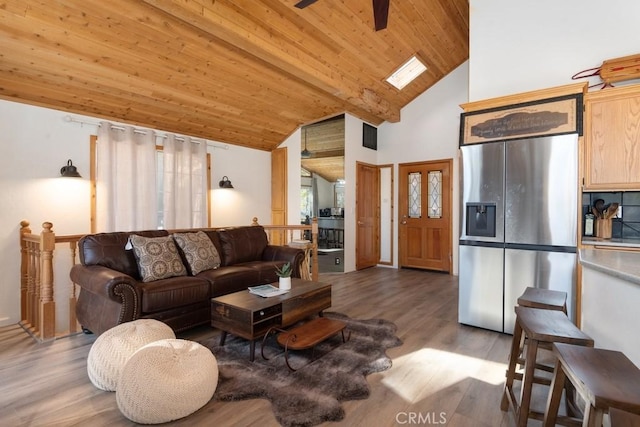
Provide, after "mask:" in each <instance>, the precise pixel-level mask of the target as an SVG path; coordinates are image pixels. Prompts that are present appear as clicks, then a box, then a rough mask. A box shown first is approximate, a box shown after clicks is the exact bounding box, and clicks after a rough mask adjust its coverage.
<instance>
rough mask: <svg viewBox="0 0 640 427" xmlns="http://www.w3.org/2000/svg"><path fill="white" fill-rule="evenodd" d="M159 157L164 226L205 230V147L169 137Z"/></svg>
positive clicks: (186, 138)
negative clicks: (160, 160) (161, 166)
mask: <svg viewBox="0 0 640 427" xmlns="http://www.w3.org/2000/svg"><path fill="white" fill-rule="evenodd" d="M162 157H163V159H164V161H163V168H164V173H163V175H164V178H163V213H164V220H163V227H164V228H166V229H175V228H193V227H206V226H207V223H208V221H207V194H206V191H207V144H206V143H205V142H204V141H202V142H200V143H195V142H193V141H191V138H189V137H184V138H180V139H177V138H176V137H175V136H174V135H168V136H167V138H166V140H165V142H164V147H163V151H162Z"/></svg>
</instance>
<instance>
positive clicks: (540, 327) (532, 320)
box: [500, 307, 593, 427]
mask: <svg viewBox="0 0 640 427" xmlns="http://www.w3.org/2000/svg"><path fill="white" fill-rule="evenodd" d="M515 310H516V324H515V329H514V331H513V341H512V343H511V354H510V356H509V367H508V369H507V378H506V381H505V385H504V393H503V396H502V402H501V404H500V408H501V409H502V410H503V411H507V410H508V409H509V407H512V408H513V412H514V415H515V418H516V423H517V425H518V426H519V427H526V425H527V420H528V419H529V418H530V417H531V418H534V419H538V420H542V419H543V418H544V414H543V413H541V412H534V411H531V408H530V404H531V391H532V388H533V383H534V382H536V383H540V384H545V382H544V381H541V380H540V379H539V378H537V377H535V375H534V374H535V368H536V358H537V354H538V346H539V345H540V344H541V343H555V342H560V343H568V344H575V345H583V346H589V347H593V339H591V338H590V337H589V336H588V335H586V334H585V333H584V332H582V331H581V330H580V329H578V328H577V327H576V325H574V324H573V323H572V322H571V320H569V318H568V317H567V316H566V315H565V314H564V313H563V312H562V311H559V310H544V309H540V308H531V307H516V308H515ZM523 336H524V338H526V339H527V350H526V354H525V358H524V374H523V375H522V377H521V378H522V381H521V390H520V399H516V396H515V393H514V391H513V382H514V380H516V365H517V364H518V359H519V352H520V343H521V339H522V338H523ZM548 383H549V382H548V381H547V382H546V384H548Z"/></svg>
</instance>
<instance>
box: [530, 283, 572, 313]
mask: <svg viewBox="0 0 640 427" xmlns="http://www.w3.org/2000/svg"><path fill="white" fill-rule="evenodd" d="M518 305H519V306H520V307H531V308H541V309H544V310H560V311H562V312H563V313H565V314H567V293H566V292H562V291H553V290H551V289H541V288H532V287H528V288H527V289H525V291H524V293H523V294H522V295H520V297H519V298H518Z"/></svg>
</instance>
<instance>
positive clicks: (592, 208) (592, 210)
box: [591, 206, 600, 218]
mask: <svg viewBox="0 0 640 427" xmlns="http://www.w3.org/2000/svg"><path fill="white" fill-rule="evenodd" d="M591 213H592V214H593V216H595V217H596V218H600V212H598V209H596V207H595V206H591Z"/></svg>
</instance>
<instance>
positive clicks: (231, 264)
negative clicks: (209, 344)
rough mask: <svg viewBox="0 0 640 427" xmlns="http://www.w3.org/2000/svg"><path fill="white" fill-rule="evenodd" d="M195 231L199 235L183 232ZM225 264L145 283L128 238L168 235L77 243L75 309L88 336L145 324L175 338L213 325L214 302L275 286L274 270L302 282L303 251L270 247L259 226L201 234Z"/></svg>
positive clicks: (124, 235) (100, 237)
mask: <svg viewBox="0 0 640 427" xmlns="http://www.w3.org/2000/svg"><path fill="white" fill-rule="evenodd" d="M185 231H193V232H195V231H197V230H181V232H185ZM202 231H203V232H205V233H206V234H207V236H208V237H209V238H210V239H211V241H212V242H213V244H214V246H215V247H216V249H217V251H218V254H219V255H220V258H221V265H220V267H219V268H217V269H210V270H205V271H202V272H200V273H198V274H197V275H195V276H191V275H187V276H179V277H170V278H167V279H160V280H155V281H152V282H146V283H145V282H142V281H141V276H140V273H139V271H138V265H137V263H136V258H135V256H134V254H133V251H132V250H129V249H126V248H125V246H126V245H127V241H128V240H129V235H131V234H136V235H139V236H143V237H161V236H168V235H170V233H169V232H168V231H166V230H150V231H135V232H113V233H100V234H92V235H87V236H84V237H83V238H82V239H80V242H79V243H78V246H79V253H80V264H77V265H75V266H73V267H72V269H71V273H70V275H71V280H72V281H73V282H74V283H76V284H78V285H79V286H80V295H79V297H78V301H77V304H76V315H77V318H78V322H80V325H81V326H82V328H83V330H84V331H85V332H93V333H95V334H101V333H103V332H104V331H106V330H107V329H109V328H112V327H113V326H116V325H118V324H120V323H124V322H129V321H132V320H136V319H140V318H147V319H156V320H160V321H162V322H165V323H166V324H168V325H169V326H171V328H173V329H174V330H175V331H176V332H178V331H182V330H185V329H188V328H191V327H194V326H197V325H201V324H208V323H210V322H211V302H210V300H211V298H213V297H217V296H220V295H224V294H228V293H231V292H236V291H240V290H243V289H247V287H249V286H255V285H259V284H266V283H272V282H276V281H277V280H278V278H277V276H276V267H281V266H282V265H283V264H285V263H287V262H290V263H291V265H292V266H293V267H294V268H293V276H294V277H300V267H301V264H302V261H303V259H304V251H302V250H300V249H296V248H291V247H288V246H274V245H269V243H268V241H267V236H266V233H265V231H264V228H263V227H261V226H259V225H251V226H246V227H233V228H225V229H202Z"/></svg>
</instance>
